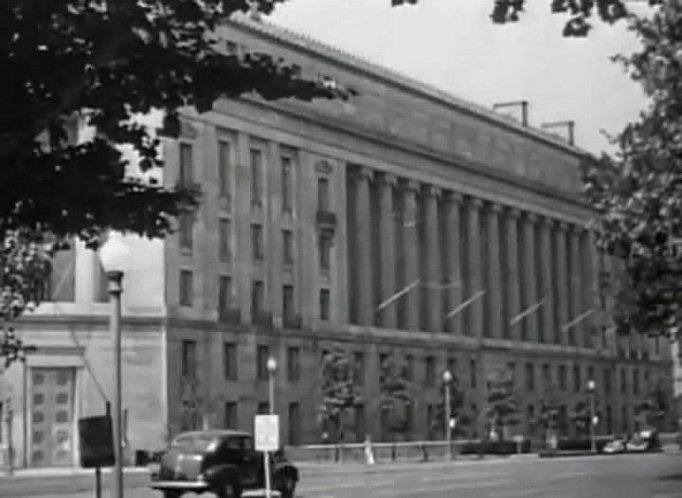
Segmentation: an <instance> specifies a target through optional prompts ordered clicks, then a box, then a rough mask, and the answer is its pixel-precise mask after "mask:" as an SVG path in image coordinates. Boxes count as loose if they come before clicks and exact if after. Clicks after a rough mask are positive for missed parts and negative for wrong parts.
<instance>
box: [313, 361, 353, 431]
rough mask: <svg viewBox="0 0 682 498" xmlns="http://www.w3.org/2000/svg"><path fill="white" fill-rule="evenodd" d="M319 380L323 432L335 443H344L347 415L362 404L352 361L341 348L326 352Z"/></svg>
mask: <svg viewBox="0 0 682 498" xmlns="http://www.w3.org/2000/svg"><path fill="white" fill-rule="evenodd" d="M320 376H321V378H320V384H321V391H322V400H321V403H320V421H321V423H322V428H323V430H324V431H325V432H327V433H329V434H331V437H332V440H333V441H334V442H339V441H343V436H344V434H343V421H344V420H343V418H344V414H345V413H346V412H348V411H349V410H351V409H353V408H355V407H356V406H357V404H358V403H359V402H360V400H361V398H360V396H359V395H358V394H357V393H356V392H355V384H356V379H355V368H354V364H353V357H352V356H351V355H350V354H349V353H348V352H347V351H345V350H343V349H341V348H334V349H332V350H331V351H326V352H325V353H324V354H323V355H322V365H321V368H320Z"/></svg>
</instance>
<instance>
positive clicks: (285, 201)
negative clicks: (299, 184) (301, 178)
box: [282, 156, 294, 214]
mask: <svg viewBox="0 0 682 498" xmlns="http://www.w3.org/2000/svg"><path fill="white" fill-rule="evenodd" d="M293 192H294V164H293V159H292V158H291V156H282V212H284V213H290V214H291V213H293V211H294V206H293Z"/></svg>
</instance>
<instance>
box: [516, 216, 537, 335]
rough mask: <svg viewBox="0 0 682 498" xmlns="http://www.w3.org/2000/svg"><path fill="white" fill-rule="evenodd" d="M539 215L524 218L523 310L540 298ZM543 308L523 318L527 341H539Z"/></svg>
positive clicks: (523, 328)
mask: <svg viewBox="0 0 682 498" xmlns="http://www.w3.org/2000/svg"><path fill="white" fill-rule="evenodd" d="M537 220H538V218H537V216H536V215H535V214H533V213H526V215H525V216H524V219H523V252H524V254H523V277H524V278H523V307H522V308H523V309H522V310H523V311H525V310H527V309H528V308H530V307H531V306H534V305H535V304H536V303H537V302H538V301H539V300H540V299H539V298H538V289H537V275H536V273H535V253H536V251H535V228H536V224H537ZM541 312H542V308H540V309H538V310H535V311H533V312H532V313H529V314H528V315H526V316H525V317H524V318H523V321H522V322H520V323H521V324H522V329H521V330H523V331H524V336H525V337H524V339H525V340H527V341H532V342H538V341H539V338H540V334H539V326H538V325H539V319H538V318H539V316H540V313H541Z"/></svg>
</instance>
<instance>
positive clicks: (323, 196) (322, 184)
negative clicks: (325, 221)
mask: <svg viewBox="0 0 682 498" xmlns="http://www.w3.org/2000/svg"><path fill="white" fill-rule="evenodd" d="M317 209H319V210H320V211H329V210H330V206H329V179H328V178H325V177H320V178H318V179H317Z"/></svg>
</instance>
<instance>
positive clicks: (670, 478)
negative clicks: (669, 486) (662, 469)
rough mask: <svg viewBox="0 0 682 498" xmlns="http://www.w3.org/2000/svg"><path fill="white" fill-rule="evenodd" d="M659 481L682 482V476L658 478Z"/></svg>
mask: <svg viewBox="0 0 682 498" xmlns="http://www.w3.org/2000/svg"><path fill="white" fill-rule="evenodd" d="M658 480H659V481H682V474H670V475H664V476H658Z"/></svg>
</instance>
